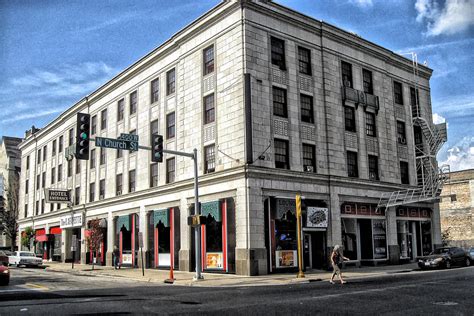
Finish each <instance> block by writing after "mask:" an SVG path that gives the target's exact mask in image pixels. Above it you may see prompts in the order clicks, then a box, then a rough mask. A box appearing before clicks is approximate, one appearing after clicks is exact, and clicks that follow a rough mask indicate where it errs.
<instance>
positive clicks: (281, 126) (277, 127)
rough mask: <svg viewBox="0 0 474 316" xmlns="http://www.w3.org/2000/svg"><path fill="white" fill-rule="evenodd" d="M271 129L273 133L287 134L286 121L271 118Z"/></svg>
mask: <svg viewBox="0 0 474 316" xmlns="http://www.w3.org/2000/svg"><path fill="white" fill-rule="evenodd" d="M273 131H274V133H275V135H282V136H288V122H287V121H282V120H278V119H274V120H273Z"/></svg>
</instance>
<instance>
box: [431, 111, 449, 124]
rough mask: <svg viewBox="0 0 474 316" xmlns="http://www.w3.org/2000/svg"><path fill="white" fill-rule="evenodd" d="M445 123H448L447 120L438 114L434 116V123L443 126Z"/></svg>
mask: <svg viewBox="0 0 474 316" xmlns="http://www.w3.org/2000/svg"><path fill="white" fill-rule="evenodd" d="M445 122H446V118H444V117H442V116H441V115H439V114H438V113H434V114H433V123H434V124H441V123H445Z"/></svg>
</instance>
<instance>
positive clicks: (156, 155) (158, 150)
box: [151, 134, 163, 162]
mask: <svg viewBox="0 0 474 316" xmlns="http://www.w3.org/2000/svg"><path fill="white" fill-rule="evenodd" d="M151 137H152V140H151V161H153V162H163V136H162V135H158V134H153V135H152V136H151Z"/></svg>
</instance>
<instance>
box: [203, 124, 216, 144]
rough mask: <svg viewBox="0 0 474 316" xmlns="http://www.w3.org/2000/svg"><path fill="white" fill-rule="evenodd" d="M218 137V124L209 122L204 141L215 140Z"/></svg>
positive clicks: (205, 129)
mask: <svg viewBox="0 0 474 316" xmlns="http://www.w3.org/2000/svg"><path fill="white" fill-rule="evenodd" d="M215 139H216V125H215V124H208V125H206V126H204V142H209V141H214V140H215Z"/></svg>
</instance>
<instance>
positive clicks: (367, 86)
mask: <svg viewBox="0 0 474 316" xmlns="http://www.w3.org/2000/svg"><path fill="white" fill-rule="evenodd" d="M362 77H363V80H364V92H365V93H368V94H374V87H373V83H372V71H370V70H367V69H362Z"/></svg>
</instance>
